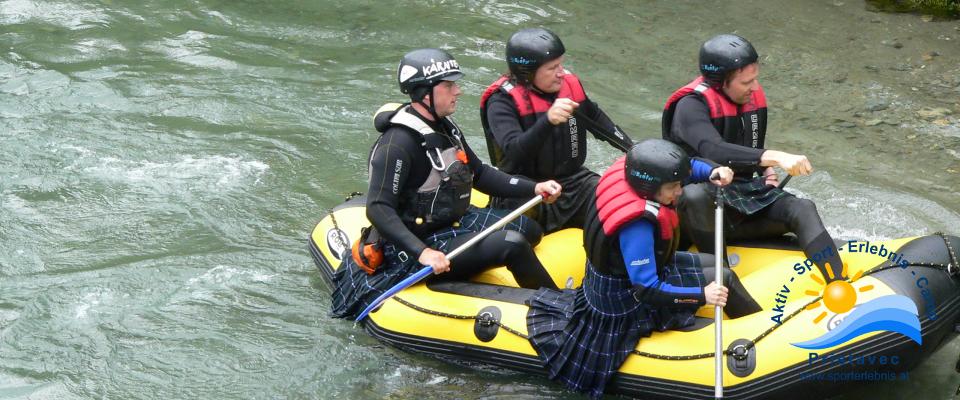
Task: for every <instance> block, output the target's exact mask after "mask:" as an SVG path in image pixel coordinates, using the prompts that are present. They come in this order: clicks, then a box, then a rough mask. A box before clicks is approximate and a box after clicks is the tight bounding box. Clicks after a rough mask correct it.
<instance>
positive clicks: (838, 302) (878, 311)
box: [792, 264, 923, 349]
mask: <svg viewBox="0 0 960 400" xmlns="http://www.w3.org/2000/svg"><path fill="white" fill-rule="evenodd" d="M828 265H829V264H828ZM827 274H828V275H829V276H830V279H833V278H834V277H833V272H832V269H831V268H827ZM841 276H848V275H847V265H846V264H845V265H844V266H843V272H842V275H841ZM862 276H863V271H860V272H858V273H857V274H856V275H855V276H854V277H853V278H852V279H849V281H848V280H846V279H837V280H834V281H833V282H830V283H829V284H827V283H825V282H824V281H823V279H821V278H820V277H819V276H817V275H816V274H811V275H810V278H812V279H813V280H814V281H815V282H817V284H819V285H821V286H823V290H822V291H820V292H817V291H813V290H807V291H806V292H805V293H806V294H808V295H811V296H820V298H821V299H822V301H821V300H817V301H816V302H814V303H812V304H810V305H808V306H807V307H806V309H807V310H815V309H817V308H820V307H821V306H825V307H826V309H827V310H828V311H830V312H833V313H834V314H837V315H838V314H843V313H846V312H850V315H847V317H846V318H844V319H843V321H841V322H840V323H839V324H838V325H837V326H836V328H834V329H831V330H829V331H828V332H827V333H825V334H823V335H821V336H820V337H817V338H814V339H811V340H808V341H805V342H799V343H792V344H793V345H794V346H796V347H800V348H803V349H825V348H828V347H833V346H837V345H840V344H843V343H846V342H847V341H849V340H850V339H853V338H855V337H857V336H860V335H863V334H865V333H870V332H877V331H890V332H896V333H899V334H902V335H904V336H906V337H908V338H910V339H912V340H913V341H914V342H916V343H917V344H918V345H919V344H922V342H923V338H922V336H921V335H920V319H919V318H918V317H917V316H918V313H917V305H916V304H915V303H914V302H913V300H911V299H910V298H909V297H907V296H903V295H887V296H881V297H878V298H875V299H873V300H870V301H868V302H866V303H863V304H860V305H857V292H858V291H859V292H867V291H870V290H872V289H873V288H874V287H873V285H865V286H861V287H860V288H859V289H857V288H856V287H855V285H854V283H856V282H857V281H858V280H859V279H860V278H861V277H862ZM821 303H822V304H821ZM851 310H853V311H852V312H851ZM827 315H828V312H827V311H823V312H821V313H820V314H819V315H817V317H816V318H814V319H813V323H814V324H817V323H819V322H820V321H822V320H823V318H824V317H826V316H827Z"/></svg>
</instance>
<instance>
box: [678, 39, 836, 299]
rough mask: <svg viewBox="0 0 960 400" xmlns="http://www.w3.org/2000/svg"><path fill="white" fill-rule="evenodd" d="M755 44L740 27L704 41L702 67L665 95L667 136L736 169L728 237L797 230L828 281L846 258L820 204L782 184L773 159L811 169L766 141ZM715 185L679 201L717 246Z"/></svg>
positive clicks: (698, 232)
mask: <svg viewBox="0 0 960 400" xmlns="http://www.w3.org/2000/svg"><path fill="white" fill-rule="evenodd" d="M759 69H760V67H759V63H758V56H757V52H756V50H754V48H753V45H751V44H750V42H748V41H747V40H746V39H744V38H742V37H740V36H737V35H719V36H716V37H714V38H712V39H710V40H708V41H706V42H705V43H704V44H703V46H702V47H701V48H700V74H701V76H700V77H698V78H697V79H694V80H693V81H692V82H690V83H689V84H687V85H686V86H684V87H682V88H680V89H678V90H677V91H676V92H674V93H673V95H672V96H671V97H670V99H669V100H667V104H666V106H665V107H664V112H663V124H662V133H663V138H664V139H667V140H670V141H672V142H674V143H676V144H678V145H680V146H681V147H683V148H684V150H686V151H687V152H688V153H689V154H691V155H694V156H700V157H704V158H707V159H710V160H712V161H714V162H717V163H719V164H721V165H726V166H729V167H730V168H732V169H733V170H734V172H735V173H736V176H735V178H734V183H733V184H732V185H730V188H728V189H727V190H726V191H725V196H726V198H725V204H726V212H727V213H728V215H730V217H729V218H727V221H729V222H730V224H729V225H727V226H726V231H725V232H726V233H725V234H724V237H726V238H728V239H731V240H737V239H751V238H765V237H767V238H768V237H776V236H781V235H783V234H784V233H787V232H793V233H795V234H796V235H797V239H798V240H799V242H800V246H801V247H802V248H803V251H804V254H806V255H807V257H810V259H812V260H814V261H815V262H816V264H817V267H818V268H819V269H820V272H821V273H822V274H823V276H824V278H825V279H826V280H827V282H831V281H833V280H836V279H841V278H843V277H842V270H843V265H842V262H841V260H840V256H839V254H838V253H837V250H836V247H835V245H834V242H833V239H832V238H831V237H830V234H829V233H827V230H826V228H824V226H823V222H822V221H821V220H820V215H819V214H818V213H817V208H816V205H814V203H813V202H812V201H810V200H807V199H800V198H797V197H795V196H794V195H792V194H790V193H787V192H785V191H783V190H782V189H779V188H778V187H777V186H778V184H779V182H778V181H777V174H776V172H775V171H774V170H773V167H780V168H783V169H784V170H786V171H787V172H788V173H789V174H790V175H808V174H810V172H811V171H813V167H812V166H811V165H810V161H809V160H807V157H806V156H803V155H796V154H790V153H785V152H782V151H777V150H769V149H765V148H764V139H765V137H766V131H767V100H766V96H765V95H764V93H763V88H762V87H760V84H759V82H758V81H757V75H758V74H759ZM713 204H714V195H713V191H712V190H710V189H709V188H707V187H706V186H705V185H703V184H696V185H690V186H688V187H685V188H684V195H683V196H682V197H681V198H680V201H679V203H678V205H677V209H678V210H679V211H680V214H681V215H682V216H683V218H682V220H683V231H684V233H685V234H686V235H688V237H689V238H690V240H691V241H692V242H693V243H694V244H696V245H697V248H698V249H700V250H702V251H704V252H708V253H714V252H715V251H716V249H714V241H713V235H714V230H713V224H712V222H711V219H712V218H713V217H712V213H713Z"/></svg>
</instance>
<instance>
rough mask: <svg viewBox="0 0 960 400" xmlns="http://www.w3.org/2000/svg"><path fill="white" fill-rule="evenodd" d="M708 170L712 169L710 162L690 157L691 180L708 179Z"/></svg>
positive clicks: (701, 180)
mask: <svg viewBox="0 0 960 400" xmlns="http://www.w3.org/2000/svg"><path fill="white" fill-rule="evenodd" d="M710 171H713V168H712V167H711V166H710V164H707V163H705V162H703V161H700V160H697V159H695V158H691V159H690V181H691V182H706V181H708V180H710Z"/></svg>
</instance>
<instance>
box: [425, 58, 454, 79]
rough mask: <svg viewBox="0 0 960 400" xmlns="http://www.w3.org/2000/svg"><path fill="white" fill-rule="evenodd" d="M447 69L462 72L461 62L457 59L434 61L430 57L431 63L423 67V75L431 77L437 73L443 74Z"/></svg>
mask: <svg viewBox="0 0 960 400" xmlns="http://www.w3.org/2000/svg"><path fill="white" fill-rule="evenodd" d="M447 71H456V72H460V64H457V60H447V61H439V62H437V61H434V60H433V59H432V58H431V59H430V65H426V66H424V67H423V76H425V77H429V76H431V75H435V74H442V73H444V72H447Z"/></svg>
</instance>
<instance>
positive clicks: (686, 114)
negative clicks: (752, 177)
mask: <svg viewBox="0 0 960 400" xmlns="http://www.w3.org/2000/svg"><path fill="white" fill-rule="evenodd" d="M670 130H671V133H672V134H673V137H677V138H680V140H683V141H684V143H686V144H687V145H688V146H690V147H692V148H693V149H694V150H695V151H696V152H697V153H698V154H699V155H701V156H703V157H705V158H709V159H711V160H713V161H716V162H718V163H720V164H721V165H726V166H728V167H748V166H757V165H760V155H762V154H763V152H764V151H765V150H764V149H754V148H752V147H746V146H740V145H736V144H733V143H727V142H725V141H724V140H723V137H721V136H720V132H717V128H716V127H714V126H713V123H711V122H710V109H709V108H708V107H707V105H706V103H704V102H703V101H702V100H701V99H700V98H698V97H697V96H687V97H684V98H682V99H680V101H679V102H677V109H676V112H675V113H674V117H673V124H672V126H671V127H670Z"/></svg>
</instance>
